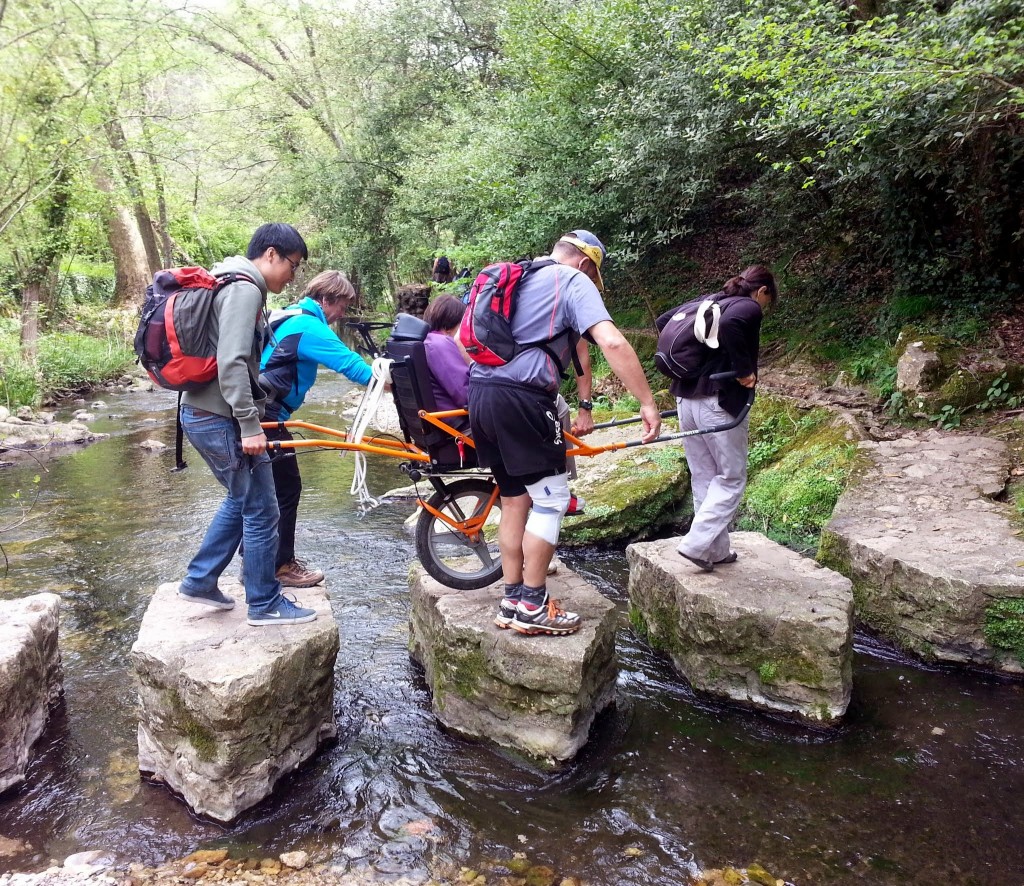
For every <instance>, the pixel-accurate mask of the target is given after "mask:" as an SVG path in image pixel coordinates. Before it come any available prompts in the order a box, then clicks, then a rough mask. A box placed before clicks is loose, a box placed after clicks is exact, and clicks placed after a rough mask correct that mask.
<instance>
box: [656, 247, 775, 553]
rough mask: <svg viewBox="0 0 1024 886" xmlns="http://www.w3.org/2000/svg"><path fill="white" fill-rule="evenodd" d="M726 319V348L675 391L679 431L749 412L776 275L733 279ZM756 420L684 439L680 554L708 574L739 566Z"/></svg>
mask: <svg viewBox="0 0 1024 886" xmlns="http://www.w3.org/2000/svg"><path fill="white" fill-rule="evenodd" d="M715 297H716V298H719V299H729V301H728V302H723V303H722V318H721V324H720V326H719V330H718V340H719V342H720V343H721V345H720V347H719V348H718V349H716V350H714V351H711V354H712V356H711V358H710V361H709V362H708V363H707V364H706V365H704V366H703V368H702V371H701V377H700V378H697V379H691V380H688V381H681V380H679V379H676V380H674V381H673V382H672V385H671V387H670V390H671V391H672V393H673V394H675V396H676V405H677V409H678V412H679V429H680V430H681V431H692V430H695V429H697V428H710V427H715V426H716V425H723V424H728V423H729V422H731V421H733V420H735V418H736V417H737V416H738V415H739V414H740V413H741V412H742V410H743V407H744V405H745V404H746V402H747V389H749V388H753V387H754V386H755V385H756V384H757V357H758V351H759V349H760V335H761V317H762V315H763V312H764V311H765V310H766V309H767V308H768V306H769V305H772V304H774V303H775V300H776V299H777V298H778V297H779V292H778V289H777V287H776V285H775V278H774V277H773V276H772V273H771V271H769V270H768V269H767V268H766V267H765V266H764V265H751V266H750V267H749V268H747V269H746V270H745V271H743V273H741V274H739V275H737V276H735V277H733V278H731V279H730V280H729V281H728V282H727V283H726V284H725V285H724V286H723V287H722V291H721V292H720V293H717V295H716V296H715ZM676 310H678V309H677V308H673V309H672V310H671V311H667V312H666V313H664V314H662V315H661V316H660V317H659V318H658V319H657V321H655V322H656V325H657V327H658V329H659V330H660V329H662V328H663V327H664V326H665V325H666V324H667V323H668V322H669V320H670V319H671V317H672V315H673V314H674V313H675V312H676ZM730 371H731V372H735V373H736V378H735V379H728V380H725V381H712V380H711V379H710V378H708V376H710V375H713V374H715V373H718V372H730ZM749 425H750V416H749V415H748V416H746V417H744V419H743V421H742V422H740V424H738V425H737V426H736V427H735V428H732V429H731V430H728V431H721V432H719V433H716V434H705V435H703V436H700V437H688V438H686V439H685V440H684V441H683V448H684V450H685V452H686V463H687V465H688V466H689V468H690V488H691V491H692V492H693V511H694V514H693V522H692V523H691V524H690V529H689V531H688V532H687V533H686V535H684V536H683V537H682V538H681V539H680V541H679V548H678V550H679V553H680V554H681V555H682V556H683V557H685V558H686V559H687V560H689V561H690V562H691V563H693V564H694V565H695V566H696V567H698V568H699V569H702V570H703V571H705V572H712V571H714V568H715V567H716V566H721V565H724V564H727V563H735V562H736V559H737V554H736V552H735V551H734V550H732V548H731V547H730V545H729V525H730V524H731V523H732V521H733V519H734V518H735V517H736V512H737V511H738V510H739V507H740V501H741V500H742V498H743V490H744V489H745V488H746V485H747V431H748V428H749Z"/></svg>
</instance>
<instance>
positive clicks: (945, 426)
mask: <svg viewBox="0 0 1024 886" xmlns="http://www.w3.org/2000/svg"><path fill="white" fill-rule="evenodd" d="M960 414H961V411H960V410H959V409H957V408H956V407H955V406H953V405H952V404H951V403H947V404H946V405H945V406H943V407H942V408H941V409H939V411H938V412H937V413H935V414H934V415H929V416H928V421H930V422H934V423H935V425H936V427H939V428H942V430H944V431H952V430H954V429H955V428H958V427H960Z"/></svg>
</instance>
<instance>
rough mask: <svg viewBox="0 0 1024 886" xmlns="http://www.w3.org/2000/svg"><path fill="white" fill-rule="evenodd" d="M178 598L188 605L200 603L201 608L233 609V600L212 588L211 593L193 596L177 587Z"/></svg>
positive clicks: (217, 589)
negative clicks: (185, 601) (187, 602)
mask: <svg viewBox="0 0 1024 886" xmlns="http://www.w3.org/2000/svg"><path fill="white" fill-rule="evenodd" d="M178 596H179V597H181V599H182V600H188V601H189V603H201V604H202V605H203V606H210V607H212V608H214V609H234V608H235V601H234V599H233V598H231V597H229V596H228V595H227V594H224V593H221V591H220V589H219V588H214V589H213V590H212V591H207V592H206V593H202V594H193V593H190V592H188V591H186V590H184V589H183V588H182V587H181V585H178Z"/></svg>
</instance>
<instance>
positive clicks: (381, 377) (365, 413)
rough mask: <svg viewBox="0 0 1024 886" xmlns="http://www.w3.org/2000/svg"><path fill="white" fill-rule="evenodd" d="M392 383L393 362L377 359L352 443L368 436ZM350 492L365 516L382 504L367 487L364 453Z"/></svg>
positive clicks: (358, 459)
mask: <svg viewBox="0 0 1024 886" xmlns="http://www.w3.org/2000/svg"><path fill="white" fill-rule="evenodd" d="M390 381H391V361H390V360H388V359H386V358H385V357H376V358H375V359H374V361H373V367H372V375H371V376H370V383H369V384H368V385H367V386H366V390H365V391H364V392H363V399H362V400H360V401H359V408H358V409H356V414H355V417H354V418H353V419H352V428H351V430H350V431H349V435H348V438H349V440H350V441H351V442H353V443H358V442H359V441H360V440H362V439H363V437H364V436H365V435H366V430H367V428H369V426H370V422H371V421H373V418H374V416H375V415H376V414H377V410H378V408H380V404H381V400H382V399H383V397H384V394H385V390H384V386H385V385H386V384H388V383H389V382H390ZM349 491H350V492H351V493H352V494H353V495H354V496H356V497H357V498H358V499H359V510H360V511H361V512H362V513H364V514H365V513H366V512H367V511H369V510H372V509H373V508H375V507H377V505H379V504H380V502H379V501H378V500H377V499H375V498H374V497H373V496H372V495H370V490H369V488H368V487H367V485H366V455H365V454H364V453H362V452H356V459H355V468H354V471H353V474H352V488H351V489H350V490H349Z"/></svg>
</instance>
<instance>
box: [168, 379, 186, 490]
mask: <svg viewBox="0 0 1024 886" xmlns="http://www.w3.org/2000/svg"><path fill="white" fill-rule="evenodd" d="M181 393H182V392H181V391H178V407H177V409H175V410H174V467H173V468H171V473H172V474H178V473H181V472H182V471H183V470H185V468H187V467H188V462H187V461H185V457H184V455H185V454H184V451H183V450H184V439H183V438H184V435H185V429H184V428H183V427H182V426H181Z"/></svg>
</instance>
